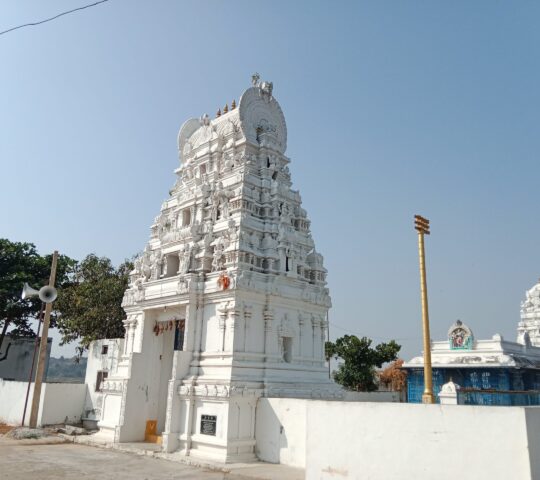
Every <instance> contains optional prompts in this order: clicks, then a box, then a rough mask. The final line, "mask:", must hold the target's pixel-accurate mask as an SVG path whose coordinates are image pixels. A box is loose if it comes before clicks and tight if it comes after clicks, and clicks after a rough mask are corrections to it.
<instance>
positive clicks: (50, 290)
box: [39, 285, 58, 303]
mask: <svg viewBox="0 0 540 480" xmlns="http://www.w3.org/2000/svg"><path fill="white" fill-rule="evenodd" d="M57 296H58V292H57V291H56V288H54V287H49V286H48V285H46V286H45V287H41V288H40V289H39V299H40V300H41V301H42V302H43V303H52V302H54V301H55V300H56V297H57Z"/></svg>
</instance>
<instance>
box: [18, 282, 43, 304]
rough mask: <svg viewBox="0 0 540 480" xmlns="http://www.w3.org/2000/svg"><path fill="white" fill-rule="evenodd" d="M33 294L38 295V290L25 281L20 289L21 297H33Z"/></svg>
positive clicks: (24, 298)
mask: <svg viewBox="0 0 540 480" xmlns="http://www.w3.org/2000/svg"><path fill="white" fill-rule="evenodd" d="M35 295H39V291H38V290H36V289H35V288H32V287H31V286H30V285H28V283H25V284H24V287H23V289H22V294H21V298H22V299H23V300H26V299H27V298H29V297H34V296H35Z"/></svg>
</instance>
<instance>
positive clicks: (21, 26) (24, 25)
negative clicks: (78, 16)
mask: <svg viewBox="0 0 540 480" xmlns="http://www.w3.org/2000/svg"><path fill="white" fill-rule="evenodd" d="M108 1H109V0H99V1H98V2H94V3H90V4H89V5H83V6H82V7H78V8H74V9H73V10H68V11H66V12H62V13H59V14H58V15H55V16H54V17H50V18H46V19H45V20H40V21H39V22H31V23H25V24H23V25H18V26H17V27H13V28H9V29H8V30H4V31H3V32H0V35H4V34H6V33H9V32H13V30H18V29H19V28H24V27H34V26H36V25H41V24H42V23H47V22H50V21H51V20H55V19H57V18H59V17H62V16H64V15H67V14H69V13H73V12H77V11H79V10H84V9H86V8H90V7H95V6H96V5H99V4H100V3H105V2H108Z"/></svg>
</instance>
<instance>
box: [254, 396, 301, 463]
mask: <svg viewBox="0 0 540 480" xmlns="http://www.w3.org/2000/svg"><path fill="white" fill-rule="evenodd" d="M308 402H310V400H304V399H297V398H261V399H259V402H258V404H257V412H256V423H255V439H256V454H257V457H259V459H261V460H263V461H265V462H270V463H283V464H285V465H291V466H294V467H302V468H303V467H305V462H306V410H307V405H308Z"/></svg>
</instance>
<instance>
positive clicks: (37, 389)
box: [30, 250, 58, 428]
mask: <svg viewBox="0 0 540 480" xmlns="http://www.w3.org/2000/svg"><path fill="white" fill-rule="evenodd" d="M57 261H58V252H57V251H56V250H55V251H54V253H53V257H52V265H51V275H50V277H49V287H54V282H55V280H56V263H57ZM51 311H52V302H50V303H47V304H46V305H45V315H44V318H43V330H42V331H41V340H40V342H39V355H38V360H37V367H36V379H35V381H34V394H33V395H32V408H31V410H30V428H36V426H37V417H38V412H39V401H40V398H41V384H42V383H43V374H44V372H45V362H46V360H47V337H48V336H49V323H50V321H51Z"/></svg>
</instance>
